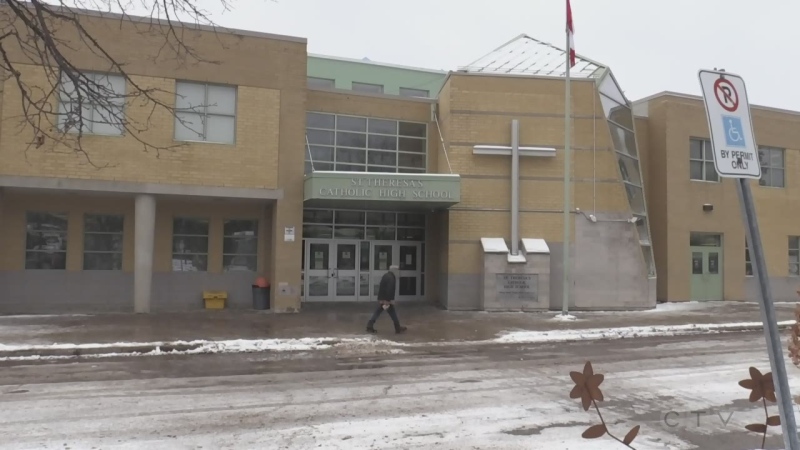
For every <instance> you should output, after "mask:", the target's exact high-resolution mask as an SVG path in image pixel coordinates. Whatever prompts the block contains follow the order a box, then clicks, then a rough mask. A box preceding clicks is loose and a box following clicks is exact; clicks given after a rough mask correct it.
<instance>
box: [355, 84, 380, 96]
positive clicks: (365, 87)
mask: <svg viewBox="0 0 800 450" xmlns="http://www.w3.org/2000/svg"><path fill="white" fill-rule="evenodd" d="M352 87H353V90H354V91H356V92H371V93H373V94H383V85H382V84H372V83H359V82H357V81H353V83H352Z"/></svg>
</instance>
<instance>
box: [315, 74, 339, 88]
mask: <svg viewBox="0 0 800 450" xmlns="http://www.w3.org/2000/svg"><path fill="white" fill-rule="evenodd" d="M308 87H310V88H322V89H333V88H334V87H336V80H332V79H330V78H317V77H308Z"/></svg>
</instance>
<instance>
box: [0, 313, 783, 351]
mask: <svg viewBox="0 0 800 450" xmlns="http://www.w3.org/2000/svg"><path fill="white" fill-rule="evenodd" d="M794 323H795V321H793V320H789V321H784V322H778V325H786V326H788V325H793V324H794ZM760 327H762V324H761V322H742V323H727V324H726V323H723V324H689V325H659V326H648V327H621V328H589V329H577V330H550V331H510V332H506V333H505V334H502V335H500V336H498V337H497V338H495V339H491V340H486V341H445V342H422V343H417V344H412V343H407V342H396V341H390V340H385V339H376V338H374V337H371V336H370V337H346V338H334V337H330V338H297V339H236V340H224V341H208V340H195V341H174V342H116V343H103V344H101V343H97V344H49V345H4V344H0V352H15V351H16V352H37V351H38V352H42V353H44V354H45V355H47V352H48V351H52V350H62V351H69V350H92V351H93V353H94V354H82V355H81V357H83V358H86V357H90V358H104V357H116V356H143V355H146V356H160V355H192V354H207V353H249V352H265V351H272V352H296V351H314V350H327V349H333V348H337V349H345V350H349V351H354V352H357V351H359V350H369V351H374V350H379V349H382V350H389V349H392V348H398V347H400V348H402V347H409V346H412V345H425V346H436V347H450V346H470V345H483V344H537V343H553V342H575V341H586V340H608V339H631V338H640V337H663V336H682V335H695V334H713V333H725V332H733V331H741V330H742V329H759V328H760ZM103 349H108V351H107V352H103V351H102V350H103ZM126 349H127V350H130V351H127V352H126V351H125V350H126ZM75 357H77V356H74V355H52V356H42V355H32V356H4V357H0V361H25V360H40V359H68V358H75Z"/></svg>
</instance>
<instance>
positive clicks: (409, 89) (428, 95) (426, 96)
mask: <svg viewBox="0 0 800 450" xmlns="http://www.w3.org/2000/svg"><path fill="white" fill-rule="evenodd" d="M409 91H415V92H418V93H423V92H424V93H425V95H407V94H408V93H409ZM404 92H405V94H404ZM399 95H400V96H401V97H408V98H431V91H430V90H429V89H417V88H407V87H400V90H399Z"/></svg>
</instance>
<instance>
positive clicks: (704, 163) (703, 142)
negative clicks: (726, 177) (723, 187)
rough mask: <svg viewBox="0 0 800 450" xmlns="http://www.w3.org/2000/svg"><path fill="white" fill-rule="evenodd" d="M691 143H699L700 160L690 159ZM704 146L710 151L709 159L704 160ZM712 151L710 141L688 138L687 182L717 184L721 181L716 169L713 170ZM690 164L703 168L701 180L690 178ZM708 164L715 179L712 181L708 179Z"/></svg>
mask: <svg viewBox="0 0 800 450" xmlns="http://www.w3.org/2000/svg"><path fill="white" fill-rule="evenodd" d="M692 141H697V142H700V144H701V145H700V157H701V159H697V158H692ZM706 146H707V147H708V148H709V149H710V152H711V153H709V154H710V155H711V159H706ZM713 152H714V149H713V148H712V147H711V139H707V138H698V137H690V138H689V180H690V181H699V182H703V183H719V182H720V181H721V180H722V179H721V178H720V176H719V175H718V174H717V172H716V169H715V168H714V167H715V166H714V153H713ZM692 163H701V164H702V168H703V175H702V177H703V178H702V179H698V178H692ZM709 163H711V168H712V169H713V171H712V173H713V174H714V176H715V177H716V179H714V180H710V179H708V171H707V170H706V168H707V167H709Z"/></svg>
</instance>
